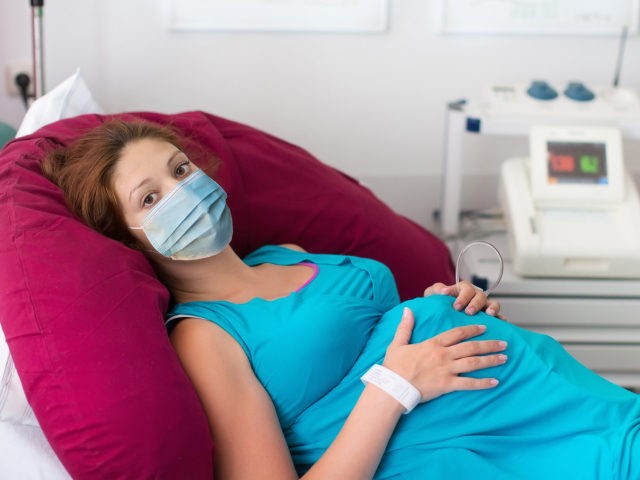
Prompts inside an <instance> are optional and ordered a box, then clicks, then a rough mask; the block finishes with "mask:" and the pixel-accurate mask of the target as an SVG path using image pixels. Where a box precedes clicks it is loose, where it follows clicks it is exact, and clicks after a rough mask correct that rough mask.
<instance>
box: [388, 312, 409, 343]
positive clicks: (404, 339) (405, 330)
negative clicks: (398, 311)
mask: <svg viewBox="0 0 640 480" xmlns="http://www.w3.org/2000/svg"><path fill="white" fill-rule="evenodd" d="M414 324H415V320H414V318H413V312H412V311H411V309H410V308H408V307H404V310H403V311H402V318H401V319H400V324H399V325H398V328H396V333H395V335H394V337H393V340H392V341H391V343H390V344H389V347H387V350H391V349H393V348H395V347H399V346H401V345H407V344H408V343H409V341H410V340H411V334H412V333H413V325H414Z"/></svg>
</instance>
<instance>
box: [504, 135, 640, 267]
mask: <svg viewBox="0 0 640 480" xmlns="http://www.w3.org/2000/svg"><path fill="white" fill-rule="evenodd" d="M529 140H530V157H529V158H515V159H510V160H507V161H506V162H504V163H503V165H502V169H501V178H500V192H499V198H500V202H501V204H502V208H503V211H504V213H505V216H506V219H507V224H508V229H509V233H508V237H509V243H510V247H511V254H512V257H513V269H514V271H515V272H516V273H517V274H519V275H522V276H531V277H575V278H640V200H639V198H638V191H637V189H636V186H635V184H634V182H633V179H632V178H631V176H630V175H629V173H628V172H627V171H626V169H625V166H624V161H623V153H622V152H623V150H622V138H621V134H620V131H619V130H618V129H615V128H608V127H593V126H573V127H568V126H558V125H553V126H539V127H533V128H531V130H530V137H529Z"/></svg>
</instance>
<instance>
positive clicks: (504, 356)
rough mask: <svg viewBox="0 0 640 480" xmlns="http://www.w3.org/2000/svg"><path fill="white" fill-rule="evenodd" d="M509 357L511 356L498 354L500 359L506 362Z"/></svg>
mask: <svg viewBox="0 0 640 480" xmlns="http://www.w3.org/2000/svg"><path fill="white" fill-rule="evenodd" d="M508 359H509V357H507V356H506V355H502V354H501V355H498V361H500V362H502V363H504V362H506V361H507V360H508Z"/></svg>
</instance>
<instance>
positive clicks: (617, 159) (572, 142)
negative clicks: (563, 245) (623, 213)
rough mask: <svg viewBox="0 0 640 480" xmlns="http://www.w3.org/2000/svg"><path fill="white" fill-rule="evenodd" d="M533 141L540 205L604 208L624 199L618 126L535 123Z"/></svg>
mask: <svg viewBox="0 0 640 480" xmlns="http://www.w3.org/2000/svg"><path fill="white" fill-rule="evenodd" d="M529 142H530V152H531V158H530V162H531V190H532V195H533V201H534V203H535V204H536V205H538V206H550V207H553V206H574V207H582V206H584V207H599V206H607V205H610V204H612V203H618V202H621V201H622V200H623V199H624V162H623V158H622V137H621V135H620V132H619V131H618V130H617V129H615V128H597V127H587V126H584V127H583V126H580V127H560V126H552V127H533V128H532V129H531V132H530V136H529Z"/></svg>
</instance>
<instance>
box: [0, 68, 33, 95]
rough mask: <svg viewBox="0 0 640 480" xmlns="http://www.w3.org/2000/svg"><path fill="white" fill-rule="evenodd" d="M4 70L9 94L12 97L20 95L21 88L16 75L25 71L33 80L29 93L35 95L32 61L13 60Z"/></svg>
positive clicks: (30, 83)
mask: <svg viewBox="0 0 640 480" xmlns="http://www.w3.org/2000/svg"><path fill="white" fill-rule="evenodd" d="M4 71H5V85H6V90H7V95H9V96H10V97H19V96H20V90H19V89H18V85H16V76H17V75H18V74H20V73H25V74H27V75H28V76H29V79H30V80H31V81H30V82H29V88H28V93H29V95H30V96H33V94H34V92H35V85H34V81H33V73H32V72H33V70H32V68H31V62H27V61H24V62H12V63H9V64H7V65H5V68H4Z"/></svg>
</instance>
